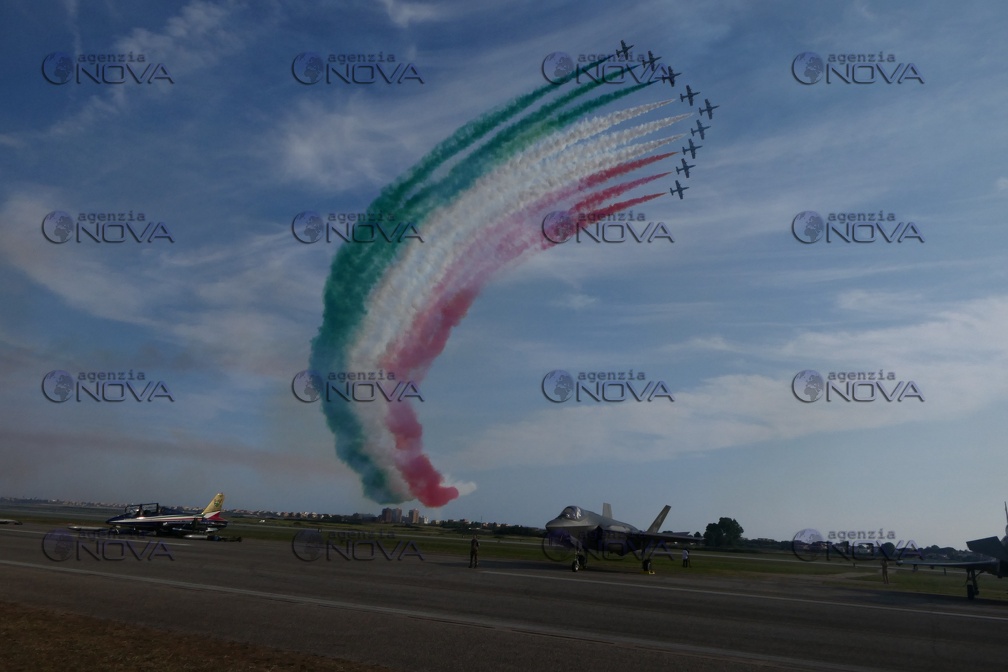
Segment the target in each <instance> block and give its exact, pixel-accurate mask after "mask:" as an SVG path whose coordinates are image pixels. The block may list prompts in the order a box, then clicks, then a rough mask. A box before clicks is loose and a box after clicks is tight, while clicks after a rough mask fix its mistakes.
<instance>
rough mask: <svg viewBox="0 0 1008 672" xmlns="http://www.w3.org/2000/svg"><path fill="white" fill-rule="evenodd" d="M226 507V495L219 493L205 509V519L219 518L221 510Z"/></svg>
mask: <svg viewBox="0 0 1008 672" xmlns="http://www.w3.org/2000/svg"><path fill="white" fill-rule="evenodd" d="M223 507H224V493H223V492H218V493H217V494H216V495H214V498H213V499H212V500H210V503H209V504H207V507H206V508H205V509H203V517H204V518H217V517H219V516H220V514H221V509H222V508H223Z"/></svg>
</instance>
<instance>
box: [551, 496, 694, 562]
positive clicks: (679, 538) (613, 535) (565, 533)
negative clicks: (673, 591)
mask: <svg viewBox="0 0 1008 672" xmlns="http://www.w3.org/2000/svg"><path fill="white" fill-rule="evenodd" d="M671 508H672V507H670V506H668V505H666V506H665V508H664V509H662V510H661V513H659V514H658V517H657V518H655V519H654V522H653V523H651V527H649V528H648V529H647V530H638V529H637V528H636V527H634V526H633V525H631V524H630V523H624V522H621V521H619V520H615V519H613V517H612V507H611V506H609V504H603V505H602V515H599V514H597V513H594V512H592V511H588V510H586V509H582V508H581V507H579V506H568V507H567V508H565V509H564V510H563V511H561V512H560V515H559V516H557V517H556V518H554V519H553V520H551V521H549V522H548V523H546V530H547V535H548V536H549V538H550V539H551V540H558V541H559V542H560V543H562V544H563V545H565V546H568V547H571V548H573V549H574V550H575V555H574V561H573V563H571V569H572V570H573V571H575V572H576V571H578V570H579V569H585V568H586V567H587V566H588V553H587V551H588V550H589V549H595V550H599V551H603V552H606V553H615V554H616V555H625V554H626V553H634V554H635V555H636V551H640V555H641V563H642V567H643V568H644V571H646V572H650V571H651V555H652V554H653V553H654V551H655V550H656V549H657V548H658V545H659V544H660V543H662V542H665V541H674V542H679V543H696V541H697V539H696V538H695V537H693V536H692V535H690V534H688V533H686V532H659V531H658V528H660V527H661V525H662V523H663V522H665V516H667V515H668V512H669V510H670V509H671ZM652 542H656V543H654V544H652ZM649 549H650V550H649Z"/></svg>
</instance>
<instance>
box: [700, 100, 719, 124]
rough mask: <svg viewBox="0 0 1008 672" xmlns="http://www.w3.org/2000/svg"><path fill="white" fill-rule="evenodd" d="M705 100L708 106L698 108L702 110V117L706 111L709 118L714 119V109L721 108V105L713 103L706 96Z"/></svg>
mask: <svg viewBox="0 0 1008 672" xmlns="http://www.w3.org/2000/svg"><path fill="white" fill-rule="evenodd" d="M703 102H705V103H707V106H706V107H700V108H697V111H698V112H700V116H701V117H702V116H703V113H704V112H706V113H707V118H708V119H713V118H714V110H716V109H717V108H719V107H721V106H720V105H711V104H710V101H709V100H708V99H706V98H704V99H703Z"/></svg>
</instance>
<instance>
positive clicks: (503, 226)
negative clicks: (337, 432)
mask: <svg viewBox="0 0 1008 672" xmlns="http://www.w3.org/2000/svg"><path fill="white" fill-rule="evenodd" d="M668 156H670V154H663V155H658V156H654V157H647V158H645V159H639V160H635V161H631V162H627V163H624V164H621V165H620V166H616V167H614V168H610V169H607V170H604V171H599V172H598V173H595V174H593V175H591V176H588V177H586V178H584V179H582V180H579V181H578V183H577V184H575V185H572V186H569V187H566V188H564V189H561V190H558V191H556V192H554V193H552V194H549V195H547V196H544V197H542V198H540V199H538V200H537V201H536V202H535V203H533V204H530V205H529V206H526V207H525V208H522V210H521V211H519V212H517V213H515V214H512V215H510V216H508V217H506V218H504V219H503V220H500V221H498V222H495V223H494V224H492V225H490V226H489V227H487V232H486V233H481V234H479V236H478V238H477V239H476V240H475V241H473V242H472V243H470V245H469V246H468V247H467V249H466V250H465V251H464V252H463V253H462V254H460V255H458V256H457V257H456V258H455V260H454V263H453V264H452V265H451V266H450V267H449V268H448V272H447V273H446V274H445V275H444V277H443V278H442V279H441V280H440V281H439V282H438V284H437V286H436V287H435V288H434V290H433V291H432V292H431V293H430V294H429V296H430V300H429V301H427V302H426V304H425V305H424V306H423V307H422V308H421V309H420V310H418V311H417V313H416V315H415V317H414V319H413V322H412V323H411V324H410V325H408V326H407V328H406V329H404V330H403V334H404V336H401V337H400V338H398V339H396V341H394V342H393V343H392V344H391V347H390V348H389V349H388V350H387V351H386V354H385V356H384V357H383V358H382V360H381V366H382V368H384V369H385V370H386V371H395V372H396V373H397V375H399V376H400V377H402V378H405V379H409V380H413V381H417V382H419V381H420V380H422V379H423V377H424V376H425V375H426V373H427V369H428V368H429V367H430V365H431V363H432V362H433V361H434V359H436V358H437V356H438V355H440V354H441V352H442V351H443V350H444V347H445V344H446V343H447V342H448V337H449V335H450V334H451V330H452V329H453V328H454V327H455V326H456V325H458V324H459V322H461V320H462V318H463V317H465V314H466V312H468V310H469V307H470V306H472V304H473V301H475V300H476V297H477V296H478V295H479V293H480V291H481V290H482V289H483V287H484V286H485V285H486V283H487V282H488V281H489V279H490V277H491V276H492V275H493V274H494V273H496V272H497V271H499V270H500V269H501V268H502V267H504V266H505V265H507V264H508V263H510V262H512V261H514V260H515V259H517V258H519V257H521V256H522V255H524V254H529V253H532V254H534V253H536V252H539V251H540V250H543V249H545V248H546V247H549V246H551V245H552V243H550V242H549V241H548V239H546V237H545V236H544V235H543V234H542V230H541V221H536V222H535V227H534V229H533V231H534V232H533V233H531V234H530V227H528V226H527V224H528V222H529V220H530V219H533V220H538V219H539V215H540V214H541V213H542V212H543V211H544V210H546V209H547V208H549V207H553V206H555V205H556V204H557V203H559V202H561V201H563V200H565V199H566V198H569V197H570V196H571V195H573V194H575V193H578V192H580V191H584V189H585V187H588V186H589V185H591V186H595V185H599V184H603V183H605V182H606V181H608V180H610V179H612V178H613V177H618V176H619V175H622V174H626V173H629V172H631V171H633V170H635V169H637V168H640V167H641V166H645V165H648V164H650V163H654V162H655V161H659V160H661V159H662V158H667V157H668ZM665 175H668V173H659V174H656V175H650V176H647V177H643V178H639V179H637V180H631V181H629V182H625V183H622V184H618V185H614V186H612V187H609V188H608V189H604V190H600V191H598V192H596V193H593V194H591V195H590V196H588V197H587V198H584V199H582V200H581V201H579V202H578V203H577V204H576V205H575V206H574V208H572V211H573V212H575V213H583V211H584V210H586V209H588V208H592V207H595V206H596V205H597V204H599V203H602V202H604V201H606V200H608V199H611V198H613V197H615V196H618V195H619V194H622V193H625V192H626V191H629V190H631V189H634V188H636V187H639V186H641V185H643V184H646V183H648V182H651V181H653V180H656V179H659V178H661V177H663V176H665ZM663 195H664V193H658V194H649V195H646V196H641V197H638V198H634V199H630V200H627V201H622V202H620V203H614V204H611V205H609V206H607V207H604V208H601V209H597V210H591V211H590V212H587V213H583V214H585V215H587V217H588V218H593V217H594V218H603V217H607V216H608V215H610V214H612V213H615V212H619V211H621V210H626V209H628V208H632V207H634V206H636V205H639V204H641V203H646V202H648V201H651V200H653V199H655V198H658V197H659V196H663ZM587 221H590V219H589V220H587ZM523 225H524V226H523ZM406 334H408V336H405V335H406ZM386 422H387V425H388V429H389V431H390V432H391V433H392V434H393V436H394V437H395V441H396V451H397V457H396V467H397V469H398V470H399V472H400V473H401V474H402V475H403V477H404V478H405V479H406V482H407V483H408V484H409V487H410V492H411V493H412V494H413V495H414V496H416V497H417V499H419V500H420V501H421V502H423V504H424V505H425V506H443V505H444V504H447V503H448V502H449V501H451V500H452V499H454V498H456V497H457V496H458V490H457V489H456V488H454V487H450V486H447V487H446V486H442V485H440V483H441V474H440V473H438V471H437V470H436V469H435V468H434V467H433V465H432V464H431V462H430V460H429V459H428V458H427V456H426V455H425V454H424V453H423V438H422V434H423V428H422V426H421V425H420V422H419V421H418V420H417V417H416V413H415V411H414V409H413V407H412V405H411V404H410V402H402V403H396V404H393V405H392V406H391V407H390V410H389V415H388V416H387V421H386Z"/></svg>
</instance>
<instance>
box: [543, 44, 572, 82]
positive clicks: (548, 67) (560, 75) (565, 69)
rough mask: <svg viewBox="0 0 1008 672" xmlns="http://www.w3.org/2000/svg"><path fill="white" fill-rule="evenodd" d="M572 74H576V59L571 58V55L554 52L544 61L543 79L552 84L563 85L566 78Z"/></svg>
mask: <svg viewBox="0 0 1008 672" xmlns="http://www.w3.org/2000/svg"><path fill="white" fill-rule="evenodd" d="M572 72H574V59H573V58H571V57H570V54H567V53H565V52H563V51H554V52H553V53H552V54H550V55H549V56H547V57H546V58H544V59H543V63H542V73H543V77H545V78H546V81H547V82H549V83H550V84H561V83H563V81H564V77H567V76H568V75H570V74H571V73H572Z"/></svg>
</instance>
